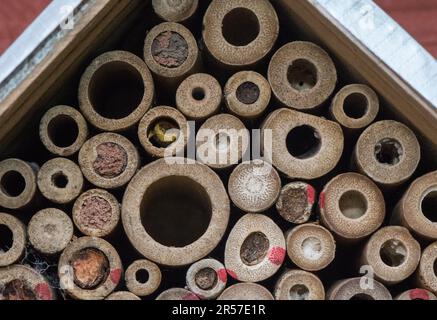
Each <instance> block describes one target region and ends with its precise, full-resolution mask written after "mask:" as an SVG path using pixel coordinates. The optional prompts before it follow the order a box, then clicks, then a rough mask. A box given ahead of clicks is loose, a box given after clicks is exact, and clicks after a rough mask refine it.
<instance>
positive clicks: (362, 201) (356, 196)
mask: <svg viewBox="0 0 437 320" xmlns="http://www.w3.org/2000/svg"><path fill="white" fill-rule="evenodd" d="M339 206H340V211H341V213H342V214H343V215H344V216H345V217H347V218H349V219H358V218H361V217H362V216H363V215H365V214H366V212H367V200H366V198H365V197H364V195H363V194H362V193H361V192H359V191H356V190H349V191H346V192H345V193H343V194H342V196H341V197H340V200H339Z"/></svg>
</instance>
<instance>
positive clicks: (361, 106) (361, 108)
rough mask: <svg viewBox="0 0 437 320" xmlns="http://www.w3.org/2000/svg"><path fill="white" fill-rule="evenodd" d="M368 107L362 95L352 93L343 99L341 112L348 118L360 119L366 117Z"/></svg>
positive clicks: (365, 98) (367, 102)
mask: <svg viewBox="0 0 437 320" xmlns="http://www.w3.org/2000/svg"><path fill="white" fill-rule="evenodd" d="M368 105H369V101H368V100H367V97H366V96H365V95H364V94H362V93H358V92H354V93H352V94H350V95H348V96H347V97H346V99H344V103H343V110H344V113H345V114H346V115H347V116H348V117H349V118H352V119H360V118H362V117H364V116H365V115H366V113H367V109H368Z"/></svg>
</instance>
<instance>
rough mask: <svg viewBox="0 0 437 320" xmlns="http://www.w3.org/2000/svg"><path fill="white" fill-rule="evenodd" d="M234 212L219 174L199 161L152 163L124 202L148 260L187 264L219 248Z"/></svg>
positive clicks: (130, 229)
mask: <svg viewBox="0 0 437 320" xmlns="http://www.w3.org/2000/svg"><path fill="white" fill-rule="evenodd" d="M229 211H230V204H229V198H228V196H227V193H226V190H225V188H224V186H223V183H222V181H221V180H220V178H219V177H218V176H217V174H216V173H214V172H213V171H212V170H211V169H210V168H208V167H207V166H205V165H202V164H200V163H198V162H194V161H193V160H188V159H185V158H166V159H160V160H157V161H155V162H152V163H150V164H148V165H146V166H145V167H144V168H143V169H141V170H140V171H139V172H138V173H137V175H136V176H135V177H134V178H133V179H132V181H131V183H130V184H129V185H128V187H127V188H126V192H125V195H124V198H123V204H122V221H123V226H124V229H125V231H126V234H127V236H128V238H129V240H130V242H131V243H132V245H133V246H134V248H136V249H137V251H138V252H139V253H140V254H142V255H143V256H144V257H145V258H147V259H149V260H152V261H154V262H156V263H159V264H163V265H167V266H184V265H188V264H191V263H193V262H194V261H197V260H199V259H202V258H203V257H205V256H206V255H208V254H209V253H210V252H211V251H212V250H213V249H214V248H215V247H216V246H217V244H218V243H219V242H220V240H221V239H222V237H223V235H224V233H225V231H226V227H227V225H228V220H229ZM163 226H165V227H163Z"/></svg>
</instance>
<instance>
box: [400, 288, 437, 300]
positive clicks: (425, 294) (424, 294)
mask: <svg viewBox="0 0 437 320" xmlns="http://www.w3.org/2000/svg"><path fill="white" fill-rule="evenodd" d="M395 300H437V297H436V296H435V295H433V294H432V292H430V291H428V290H425V289H420V288H417V289H409V290H407V291H404V292H402V293H401V294H399V295H398V296H397V297H396V298H395Z"/></svg>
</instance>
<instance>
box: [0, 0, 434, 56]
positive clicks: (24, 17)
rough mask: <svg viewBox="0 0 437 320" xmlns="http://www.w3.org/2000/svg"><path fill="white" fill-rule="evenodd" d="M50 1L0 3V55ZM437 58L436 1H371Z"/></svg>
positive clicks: (25, 0)
mask: <svg viewBox="0 0 437 320" xmlns="http://www.w3.org/2000/svg"><path fill="white" fill-rule="evenodd" d="M50 1H51V0H1V4H0V54H1V53H3V52H4V50H6V49H7V47H8V46H9V45H10V44H11V43H12V42H13V41H14V40H15V39H16V38H17V37H18V36H19V35H20V34H21V33H22V32H23V31H24V29H25V28H26V26H27V25H28V24H29V23H31V22H32V20H33V19H35V18H36V17H37V16H38V14H39V13H40V12H41V11H42V10H43V9H44V8H45V7H46V6H47V5H48V4H49V3H50ZM375 2H376V3H377V4H378V5H380V6H381V7H382V8H383V9H384V10H385V11H387V12H388V13H389V14H390V15H391V16H392V17H393V18H394V19H395V20H397V21H398V22H399V24H400V25H402V26H403V27H404V28H405V29H406V30H407V31H408V32H409V33H410V34H411V35H412V36H413V37H415V38H416V39H417V40H418V41H419V42H420V43H421V44H422V45H423V46H424V47H425V48H427V49H428V51H430V52H431V53H432V54H433V55H434V57H437V0H375Z"/></svg>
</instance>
